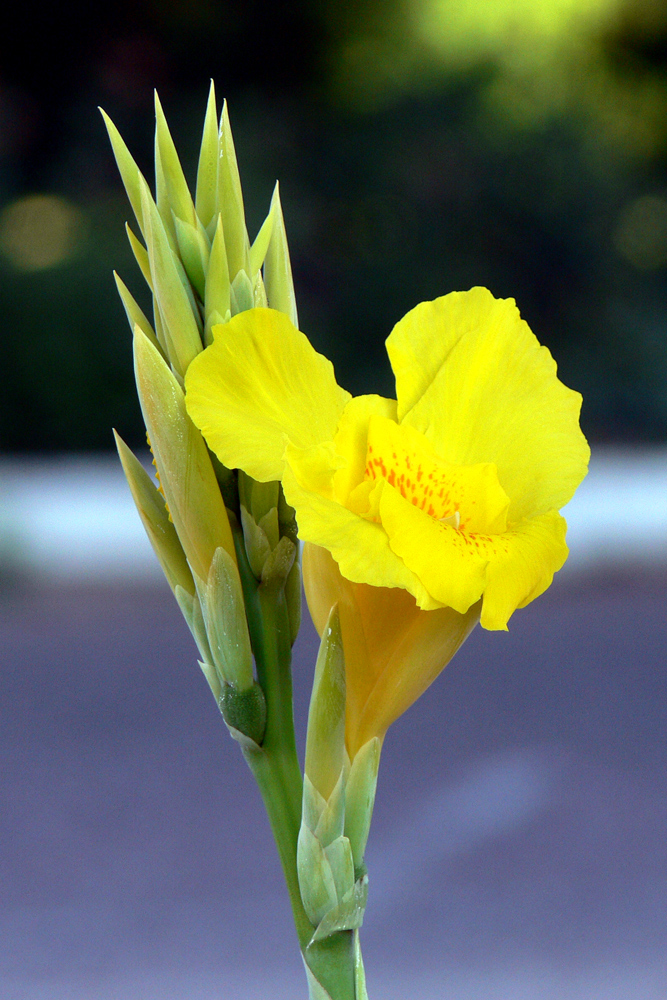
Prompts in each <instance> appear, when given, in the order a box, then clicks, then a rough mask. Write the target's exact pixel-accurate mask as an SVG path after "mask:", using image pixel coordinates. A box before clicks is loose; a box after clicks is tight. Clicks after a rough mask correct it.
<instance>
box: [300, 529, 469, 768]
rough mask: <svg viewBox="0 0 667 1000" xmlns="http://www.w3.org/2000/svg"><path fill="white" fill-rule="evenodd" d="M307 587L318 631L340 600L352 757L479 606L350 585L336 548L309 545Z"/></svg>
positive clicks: (465, 631)
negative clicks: (431, 605)
mask: <svg viewBox="0 0 667 1000" xmlns="http://www.w3.org/2000/svg"><path fill="white" fill-rule="evenodd" d="M303 573H304V587H305V591H306V598H307V601H308V607H309V608H310V613H311V615H312V617H313V621H314V623H315V627H316V628H317V630H318V632H320V633H321V632H322V631H323V630H324V627H325V625H326V622H327V619H328V615H329V611H330V609H331V607H332V606H333V604H335V603H336V602H338V609H339V614H340V623H341V629H342V633H343V648H344V651H345V665H346V667H345V670H346V688H347V699H346V709H345V711H346V744H347V749H348V753H349V755H350V757H351V758H352V759H354V756H355V754H356V752H357V750H358V749H359V748H360V747H361V746H363V745H364V744H365V743H366V742H367V741H368V740H369V739H372V738H373V737H374V736H378V737H380V738H382V737H383V736H384V734H385V732H386V730H387V728H388V727H389V726H390V725H391V723H392V722H394V720H395V719H397V718H398V717H399V715H401V714H402V713H403V712H405V710H406V709H407V708H409V706H410V705H411V704H412V703H413V702H414V701H416V700H417V698H419V696H420V695H421V694H422V693H423V692H424V691H425V690H426V688H427V687H428V686H429V685H430V684H431V683H432V682H433V681H434V680H435V678H436V677H437V675H438V674H439V673H440V671H441V670H442V669H443V667H444V666H446V664H447V663H448V662H449V660H450V659H451V658H452V656H453V655H454V653H455V652H456V651H457V649H458V648H459V647H460V645H461V643H462V642H463V641H464V640H465V639H466V637H467V636H468V635H469V633H470V631H471V630H472V629H473V628H474V626H475V624H476V623H477V621H478V619H479V605H475V607H473V608H471V609H470V610H469V611H468V612H467V614H465V615H459V614H457V613H456V612H455V611H453V610H452V609H451V608H439V609H437V610H435V611H421V610H420V609H419V608H418V607H417V605H416V602H415V600H414V598H412V597H411V596H410V594H408V593H406V591H405V590H400V589H388V588H384V587H371V586H368V585H366V584H359V583H352V582H350V581H349V580H347V579H346V578H345V577H344V576H342V574H341V572H340V569H339V567H338V565H337V564H336V562H335V560H334V559H333V558H332V556H331V554H330V553H329V552H328V551H327V550H326V549H323V548H320V547H318V546H315V545H309V544H307V545H306V546H305V547H304V555H303Z"/></svg>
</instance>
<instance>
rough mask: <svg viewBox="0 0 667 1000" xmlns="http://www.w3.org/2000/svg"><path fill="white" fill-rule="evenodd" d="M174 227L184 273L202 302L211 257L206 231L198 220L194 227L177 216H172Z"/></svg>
mask: <svg viewBox="0 0 667 1000" xmlns="http://www.w3.org/2000/svg"><path fill="white" fill-rule="evenodd" d="M174 226H175V227H176V239H177V241H178V250H179V253H180V255H181V260H182V261H183V267H184V268H185V273H186V274H187V276H188V278H189V279H190V281H191V282H192V284H193V285H194V287H195V289H196V290H197V294H198V295H199V297H200V298H201V300H202V302H203V301H204V296H205V293H206V272H207V271H208V265H209V258H210V255H211V245H210V243H209V239H208V236H207V235H206V230H205V229H204V227H203V226H202V224H201V222H199V219H197V220H196V224H195V225H194V226H191V225H190V223H189V222H183V220H182V219H179V218H178V216H177V215H174Z"/></svg>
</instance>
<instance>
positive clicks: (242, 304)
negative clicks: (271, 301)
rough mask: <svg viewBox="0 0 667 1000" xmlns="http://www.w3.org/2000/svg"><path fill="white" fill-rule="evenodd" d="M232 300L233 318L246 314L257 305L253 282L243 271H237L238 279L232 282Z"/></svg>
mask: <svg viewBox="0 0 667 1000" xmlns="http://www.w3.org/2000/svg"><path fill="white" fill-rule="evenodd" d="M230 299H231V310H232V316H236V314H237V313H242V312H245V311H246V310H247V309H252V308H253V306H254V305H255V293H254V291H253V287H252V281H251V280H250V278H249V277H248V275H247V274H246V272H245V271H244V270H243V269H241V270H240V271H237V273H236V277H235V278H234V280H233V281H232V284H231V289H230Z"/></svg>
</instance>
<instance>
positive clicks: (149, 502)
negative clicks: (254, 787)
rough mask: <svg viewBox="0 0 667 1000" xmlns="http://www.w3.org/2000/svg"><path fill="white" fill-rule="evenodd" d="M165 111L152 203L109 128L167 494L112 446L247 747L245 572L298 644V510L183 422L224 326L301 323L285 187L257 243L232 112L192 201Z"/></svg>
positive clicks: (125, 295) (130, 309)
mask: <svg viewBox="0 0 667 1000" xmlns="http://www.w3.org/2000/svg"><path fill="white" fill-rule="evenodd" d="M155 110H156V133H155V191H156V193H155V198H153V196H152V194H151V191H150V188H149V186H148V184H147V182H146V180H145V178H144V177H143V176H142V174H141V172H140V170H139V168H138V167H137V164H136V163H135V161H134V159H133V157H132V155H131V154H130V152H129V150H128V149H127V146H126V145H125V143H124V142H123V139H122V138H121V136H120V134H119V132H118V130H117V129H116V127H115V126H114V124H113V122H111V120H110V119H109V118H108V116H107V115H104V119H105V123H106V126H107V129H108V133H109V138H110V140H111V144H112V147H113V151H114V154H115V157H116V162H117V164H118V168H119V170H120V174H121V177H122V180H123V183H124V185H125V189H126V191H127V195H128V198H129V200H130V204H131V206H132V209H133V211H134V215H135V218H136V222H137V225H138V228H139V233H140V237H141V239H140V237H139V236H137V235H136V234H135V233H134V232H133V230H132V229H131V228H130V226H127V234H128V238H129V241H130V246H131V247H132V251H133V253H134V256H135V258H136V261H137V264H138V265H139V268H140V270H141V272H142V274H143V276H144V278H145V280H146V283H147V284H148V287H149V289H150V292H151V295H152V304H153V318H152V322H151V321H150V320H149V319H148V317H147V316H146V315H145V313H144V312H143V310H142V309H141V308H140V306H139V305H138V303H137V302H136V300H135V299H134V297H133V296H132V295H131V293H130V292H129V290H128V288H127V287H126V285H125V284H124V283H123V281H122V280H121V279H120V278H119V277H118V276H117V275H116V276H115V277H116V284H117V287H118V291H119V293H120V297H121V300H122V302H123V306H124V308H125V312H126V314H127V318H128V321H129V323H130V327H131V329H132V332H133V336H134V364H135V375H136V383H137V390H138V394H139V400H140V403H141V410H142V413H143V417H144V421H145V424H146V431H147V436H148V442H149V445H150V448H151V451H152V454H153V458H154V464H155V467H156V470H157V476H158V480H159V490H158V489H156V488H155V486H154V484H153V482H152V480H151V477H150V476H149V475H148V473H147V472H146V471H145V470H144V468H143V466H142V465H141V463H140V462H139V460H138V459H137V458H136V457H135V456H134V455H133V453H132V452H131V451H130V449H129V448H128V447H127V445H126V444H125V443H124V442H123V441H122V440H121V439H120V437H118V435H116V443H117V446H118V452H119V455H120V459H121V462H122V465H123V469H124V471H125V475H126V477H127V480H128V483H129V485H130V489H131V491H132V495H133V497H134V501H135V504H136V506H137V509H138V511H139V515H140V517H141V519H142V522H143V524H144V527H145V529H146V532H147V534H148V537H149V539H150V541H151V544H152V546H153V548H154V550H155V553H156V555H157V557H158V559H159V561H160V564H161V566H162V568H163V570H164V573H165V576H166V578H167V580H168V582H169V585H170V586H171V588H172V591H173V592H174V595H175V597H176V599H177V601H178V604H179V607H180V609H181V611H182V613H183V616H184V617H185V620H186V621H187V623H188V625H189V627H190V630H191V632H192V634H193V636H194V639H195V641H196V643H197V647H198V649H199V653H200V656H201V667H202V670H203V672H204V674H205V676H206V678H207V680H208V682H209V685H210V687H211V690H212V691H213V694H214V696H215V698H216V701H217V702H218V705H219V706H220V709H221V711H222V713H223V716H224V718H225V721H226V722H227V723H228V725H229V727H230V729H231V730H232V732H233V733H234V734H235V735H236V736H237V738H240V739H245V740H246V741H247V740H250V741H251V742H252V743H254V744H256V745H261V743H262V739H263V735H264V730H265V725H266V706H265V697H264V693H263V690H262V687H261V685H259V684H258V683H257V681H256V680H255V677H254V673H253V656H252V642H251V638H252V637H251V635H250V633H249V628H248V621H247V617H246V599H244V589H245V588H244V586H243V581H242V576H243V569H244V567H249V570H250V577H251V579H252V582H253V583H254V585H255V587H256V588H259V587H264V588H265V589H271V588H273V589H274V590H275V589H276V588H281V589H282V591H283V593H284V594H285V600H286V603H287V608H288V613H289V621H290V632H291V638H292V640H293V639H294V637H295V636H296V632H297V630H298V625H299V618H300V596H301V584H300V567H299V560H298V545H297V539H296V525H295V522H294V512H293V511H292V510H291V508H289V507H287V505H286V504H285V501H284V498H283V497H282V490H281V488H280V485H279V483H255V482H254V481H253V480H250V479H249V478H248V477H246V476H244V475H243V474H242V473H241V474H237V472H236V471H235V470H230V469H226V468H224V467H223V466H222V465H221V464H220V463H219V462H218V460H217V459H216V458H215V456H214V455H212V453H211V452H210V451H209V450H208V448H207V446H206V444H205V442H204V440H203V438H202V436H201V434H200V432H199V430H197V428H196V427H195V426H194V424H193V423H192V421H191V420H190V418H189V416H188V414H187V412H186V408H185V398H184V390H183V385H184V378H185V374H186V371H187V368H188V366H189V364H190V362H191V361H192V359H193V358H194V357H196V356H197V354H199V352H200V351H202V350H203V349H204V347H205V346H206V345H207V344H209V343H211V341H212V338H213V332H212V331H213V327H214V326H216V325H217V324H221V323H226V322H228V321H229V319H230V318H231V317H232V316H234V315H236V314H237V313H239V312H243V311H244V310H246V309H251V308H253V307H254V306H267V305H269V306H271V307H272V308H274V309H278V310H281V311H283V312H285V313H286V314H287V315H288V316H289V317H290V319H291V321H292V322H293V323H296V322H297V314H296V304H295V297H294V288H293V283H292V272H291V266H290V259H289V251H288V247H287V238H286V234H285V226H284V221H283V215H282V209H281V205H280V197H279V193H278V186H277V185H276V189H275V191H274V194H273V198H272V200H271V205H270V208H269V212H268V215H267V217H266V220H265V221H264V223H263V225H262V226H261V228H260V230H259V233H258V235H257V238H256V239H255V241H254V243H252V245H251V244H250V241H249V239H248V233H247V229H246V224H245V213H244V207H243V195H242V191H241V182H240V178H239V171H238V166H237V162H236V153H235V150H234V143H233V139H232V134H231V129H230V125H229V117H228V113H227V107H226V105H224V106H223V109H222V114H221V116H220V119H219V120H218V115H217V110H216V101H215V93H214V89H213V85H211V90H210V94H209V99H208V105H207V109H206V117H205V122H204V131H203V137H202V144H201V151H200V156H199V164H198V170H197V185H196V194H195V198H194V200H193V198H192V196H191V194H190V190H189V187H188V184H187V182H186V179H185V176H184V174H183V170H182V168H181V164H180V161H179V158H178V154H177V152H176V148H175V146H174V142H173V140H172V137H171V134H170V132H169V128H168V125H167V122H166V119H165V116H164V113H163V111H162V107H161V105H160V102H159V100H158V98H157V95H156V99H155ZM103 114H104V112H103ZM142 240H143V242H142Z"/></svg>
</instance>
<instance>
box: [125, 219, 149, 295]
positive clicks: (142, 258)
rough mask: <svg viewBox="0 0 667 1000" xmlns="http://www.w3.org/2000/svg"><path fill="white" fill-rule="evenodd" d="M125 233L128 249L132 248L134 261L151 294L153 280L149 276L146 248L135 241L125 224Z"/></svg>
mask: <svg viewBox="0 0 667 1000" xmlns="http://www.w3.org/2000/svg"><path fill="white" fill-rule="evenodd" d="M125 232H126V233H127V238H128V240H129V241H130V247H131V248H132V253H133V254H134V259H135V260H136V262H137V264H138V265H139V270H140V271H141V273H142V274H143V276H144V280H145V281H146V284H147V285H148V287H149V288H150V290H151V292H152V291H153V278H152V276H151V265H150V261H149V260H148V250H146V247H145V246H144V245H143V243H141V242H140V241H139V240H138V239H137V237H136V236H135V235H134V233H133V232H132V230H131V229H130V227H129V224H128V223H127V222H126V223H125Z"/></svg>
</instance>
